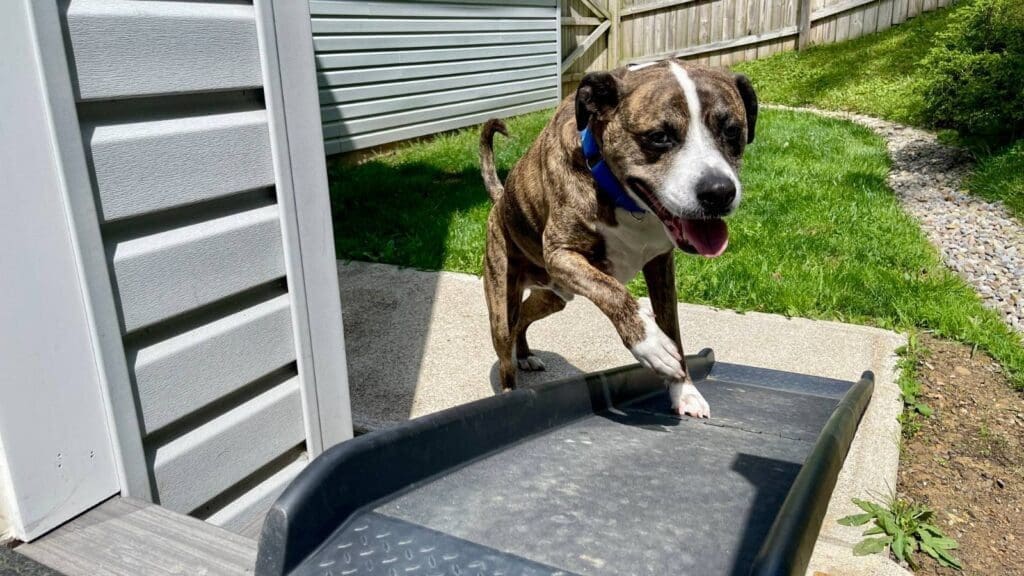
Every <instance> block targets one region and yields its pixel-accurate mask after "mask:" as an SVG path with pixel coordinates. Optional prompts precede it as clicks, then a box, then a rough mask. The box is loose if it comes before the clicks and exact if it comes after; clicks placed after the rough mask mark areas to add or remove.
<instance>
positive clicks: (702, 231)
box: [683, 218, 729, 258]
mask: <svg viewBox="0 0 1024 576" xmlns="http://www.w3.org/2000/svg"><path fill="white" fill-rule="evenodd" d="M683 233H684V235H685V236H686V241H687V242H688V243H689V244H690V245H691V246H693V247H694V249H696V250H697V253H698V254H700V255H701V256H706V257H708V258H714V257H716V256H721V255H722V253H723V252H725V248H726V246H728V245H729V227H728V226H726V224H725V221H724V220H721V219H719V218H713V219H711V220H683Z"/></svg>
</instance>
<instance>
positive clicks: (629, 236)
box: [598, 208, 672, 284]
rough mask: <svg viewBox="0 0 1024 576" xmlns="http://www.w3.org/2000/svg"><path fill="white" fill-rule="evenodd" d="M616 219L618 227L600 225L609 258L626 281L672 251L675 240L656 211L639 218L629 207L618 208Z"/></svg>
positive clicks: (619, 275) (622, 279)
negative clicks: (649, 263)
mask: <svg viewBox="0 0 1024 576" xmlns="http://www.w3.org/2000/svg"><path fill="white" fill-rule="evenodd" d="M615 218H616V220H618V225H617V226H606V225H604V224H598V232H600V233H601V235H602V236H604V241H605V250H606V257H607V259H608V262H610V263H611V265H612V273H613V276H615V279H616V280H618V281H619V282H622V283H623V284H625V283H626V282H629V281H630V280H632V279H633V277H634V276H636V273H637V272H639V271H640V269H641V268H643V267H644V264H647V263H648V262H650V261H651V259H652V258H654V257H655V256H657V255H659V254H664V253H665V252H668V251H669V250H671V249H672V240H670V239H669V237H668V233H667V232H665V227H664V226H662V225H661V221H659V220H658V218H657V216H655V215H654V214H644V217H643V219H641V220H637V219H636V218H634V217H633V215H632V214H630V213H629V212H627V211H626V210H623V209H621V208H618V209H616V210H615Z"/></svg>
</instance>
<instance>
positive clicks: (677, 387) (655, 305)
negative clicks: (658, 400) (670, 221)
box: [644, 252, 711, 418]
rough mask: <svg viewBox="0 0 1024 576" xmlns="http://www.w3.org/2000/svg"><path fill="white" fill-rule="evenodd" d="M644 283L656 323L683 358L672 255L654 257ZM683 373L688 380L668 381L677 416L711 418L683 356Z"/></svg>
mask: <svg viewBox="0 0 1024 576" xmlns="http://www.w3.org/2000/svg"><path fill="white" fill-rule="evenodd" d="M644 280H645V281H646V282H647V292H648V293H649V294H650V296H651V308H652V309H653V310H654V321H655V322H657V324H658V328H661V331H662V332H664V333H665V334H666V335H667V336H668V337H669V338H671V339H672V341H673V342H675V343H676V347H677V348H679V354H680V356H683V355H684V352H683V341H682V338H681V337H680V334H679V313H678V308H677V305H678V304H677V296H676V273H675V263H674V260H673V258H672V252H668V253H666V254H662V255H660V256H657V257H655V258H654V259H653V260H651V261H650V262H648V263H647V264H646V265H645V266H644ZM682 364H683V370H684V371H685V372H686V377H685V378H683V379H682V380H678V379H670V380H669V396H671V398H672V409H673V410H675V411H676V413H677V414H679V415H683V414H688V415H690V416H695V417H697V418H710V417H711V408H710V407H709V406H708V403H707V401H705V400H704V397H703V396H701V393H700V392H699V391H697V387H696V386H694V385H693V381H692V380H691V379H690V371H689V370H687V368H686V359H685V356H683V361H682Z"/></svg>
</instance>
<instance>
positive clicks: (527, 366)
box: [516, 354, 545, 372]
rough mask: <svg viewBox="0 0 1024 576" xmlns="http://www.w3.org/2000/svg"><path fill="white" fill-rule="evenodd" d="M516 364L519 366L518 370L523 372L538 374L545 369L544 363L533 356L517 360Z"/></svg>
mask: <svg viewBox="0 0 1024 576" xmlns="http://www.w3.org/2000/svg"><path fill="white" fill-rule="evenodd" d="M516 362H517V363H518V364H519V369H520V370H522V371H524V372H539V371H541V370H544V368H545V366H544V361H543V360H541V359H540V358H538V357H536V356H534V355H533V354H530V355H529V356H524V357H521V358H517V359H516Z"/></svg>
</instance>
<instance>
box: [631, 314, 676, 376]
mask: <svg viewBox="0 0 1024 576" xmlns="http://www.w3.org/2000/svg"><path fill="white" fill-rule="evenodd" d="M640 321H641V322H643V324H644V339H643V340H641V341H640V342H638V343H637V344H636V345H635V346H633V347H632V348H630V349H629V351H630V352H632V353H633V356H634V357H635V358H636V359H637V360H638V361H639V362H640V364H641V365H642V366H644V367H645V368H650V369H651V370H654V371H655V372H657V373H658V374H661V375H662V376H665V377H668V378H677V379H679V380H682V379H683V378H685V377H686V373H685V372H684V371H683V364H682V360H683V358H682V356H680V355H679V349H678V348H676V343H675V342H673V341H672V339H671V338H669V337H668V336H667V335H666V334H665V333H664V332H662V331H661V328H658V323H657V322H655V320H654V312H652V311H651V309H650V308H649V307H648V306H647V304H646V303H645V302H641V303H640Z"/></svg>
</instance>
